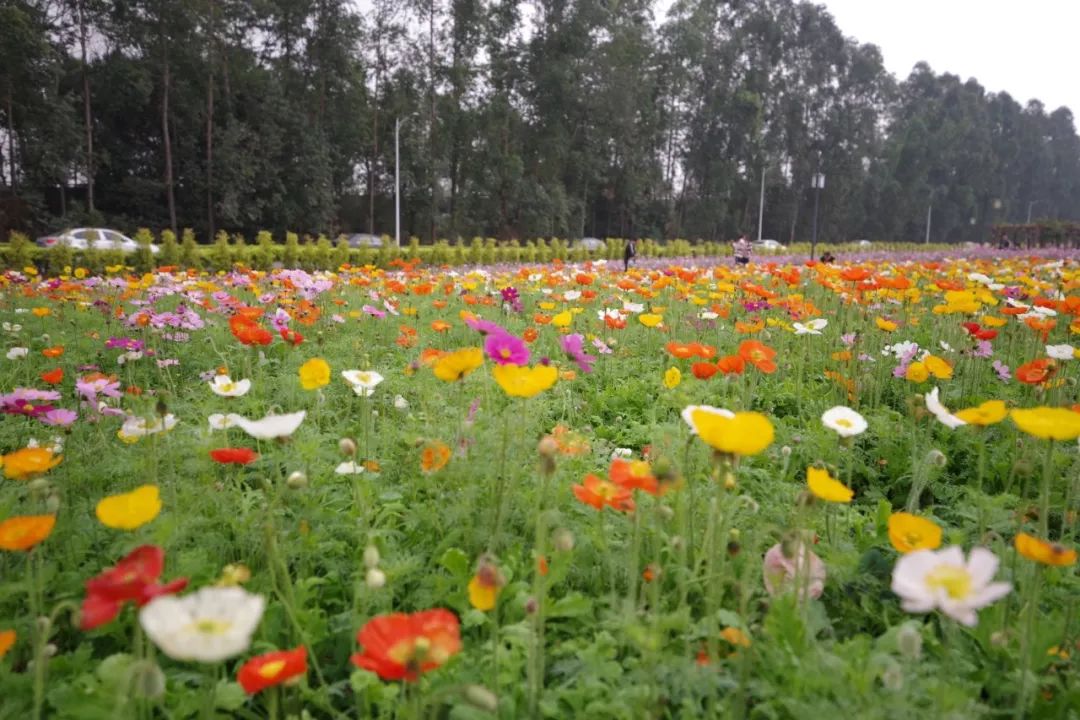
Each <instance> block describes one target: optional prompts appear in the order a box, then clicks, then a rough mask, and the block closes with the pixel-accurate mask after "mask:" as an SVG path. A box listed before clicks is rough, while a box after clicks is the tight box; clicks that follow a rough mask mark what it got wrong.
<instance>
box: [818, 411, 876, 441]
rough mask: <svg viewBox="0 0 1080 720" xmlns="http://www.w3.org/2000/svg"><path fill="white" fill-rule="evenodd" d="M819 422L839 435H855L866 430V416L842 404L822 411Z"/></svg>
mask: <svg viewBox="0 0 1080 720" xmlns="http://www.w3.org/2000/svg"><path fill="white" fill-rule="evenodd" d="M821 422H822V424H824V425H825V427H827V428H829V429H830V430H832V431H834V432H835V433H836V434H837V435H839V436H840V437H855V436H856V435H859V434H861V433H863V432H865V430H866V418H864V417H863V416H862V415H860V414H859V413H857V412H855V411H854V410H852V409H851V408H849V407H845V406H843V405H837V406H836V407H832V408H829V409H828V410H826V411H825V412H824V413H822V415H821Z"/></svg>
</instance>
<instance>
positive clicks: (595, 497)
mask: <svg viewBox="0 0 1080 720" xmlns="http://www.w3.org/2000/svg"><path fill="white" fill-rule="evenodd" d="M571 489H572V490H573V491H574V497H576V498H577V499H578V500H580V501H581V502H583V503H585V504H586V505H589V506H591V507H594V508H596V509H597V510H603V509H604V507H605V506H607V507H610V508H611V509H612V510H618V511H619V512H630V511H632V510H633V509H634V499H633V497H632V494H633V491H632V490H631V489H630V488H628V487H620V486H618V485H616V484H615V483H613V482H610V481H608V480H603V479H601V478H599V477H597V476H596V475H591V474H590V475H586V476H585V479H584V480H582V484H581V485H574V486H573V487H572V488H571Z"/></svg>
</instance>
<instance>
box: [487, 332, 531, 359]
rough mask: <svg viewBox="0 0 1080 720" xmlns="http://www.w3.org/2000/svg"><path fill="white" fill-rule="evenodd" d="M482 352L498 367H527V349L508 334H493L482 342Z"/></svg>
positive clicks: (518, 339) (521, 342) (520, 341)
mask: <svg viewBox="0 0 1080 720" xmlns="http://www.w3.org/2000/svg"><path fill="white" fill-rule="evenodd" d="M484 352H485V353H487V356H488V357H489V358H491V359H492V360H493V361H494V362H496V363H498V364H499V365H528V364H529V347H528V346H527V345H526V344H525V341H524V340H522V339H521V338H518V337H515V336H514V335H511V334H510V333H508V332H504V331H500V332H493V333H490V334H489V335H488V336H487V339H486V340H485V341H484Z"/></svg>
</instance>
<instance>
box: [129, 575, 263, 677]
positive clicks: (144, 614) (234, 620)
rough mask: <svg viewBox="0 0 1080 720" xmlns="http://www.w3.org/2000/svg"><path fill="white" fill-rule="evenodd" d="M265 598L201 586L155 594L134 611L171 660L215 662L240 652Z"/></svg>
mask: <svg viewBox="0 0 1080 720" xmlns="http://www.w3.org/2000/svg"><path fill="white" fill-rule="evenodd" d="M265 606H266V601H265V600H264V599H263V597H262V596H261V595H252V594H251V593H249V592H247V591H246V590H244V589H243V588H238V587H205V588H202V589H201V590H198V591H196V592H194V593H192V594H190V595H185V596H184V597H176V596H174V595H161V596H159V597H157V598H155V599H153V600H151V601H150V602H149V603H147V605H146V606H145V607H143V609H142V610H140V611H139V624H140V625H142V628H143V630H145V631H146V634H147V636H149V638H150V639H151V640H153V641H154V644H155V645H157V646H158V647H159V648H160V649H161V651H162V652H163V653H165V654H166V655H168V656H169V657H171V658H173V659H175V660H198V661H199V662H205V663H215V662H221V661H222V660H228V659H229V658H231V657H235V656H237V655H239V654H240V653H242V652H244V651H245V650H247V649H248V647H249V646H250V645H251V636H252V635H253V634H254V633H255V629H256V628H257V627H258V626H259V621H260V620H261V619H262V614H263V609H264V608H265Z"/></svg>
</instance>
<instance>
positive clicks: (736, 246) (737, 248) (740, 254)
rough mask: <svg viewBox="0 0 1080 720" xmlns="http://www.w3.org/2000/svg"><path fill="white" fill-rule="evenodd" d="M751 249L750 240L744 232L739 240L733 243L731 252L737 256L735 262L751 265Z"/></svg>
mask: <svg viewBox="0 0 1080 720" xmlns="http://www.w3.org/2000/svg"><path fill="white" fill-rule="evenodd" d="M751 250H752V248H751V246H750V240H749V239H747V237H746V233H743V234H742V235H740V236H739V239H738V240H736V241H735V242H733V243H731V254H732V255H734V256H735V264H736V265H749V264H750V252H751Z"/></svg>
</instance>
